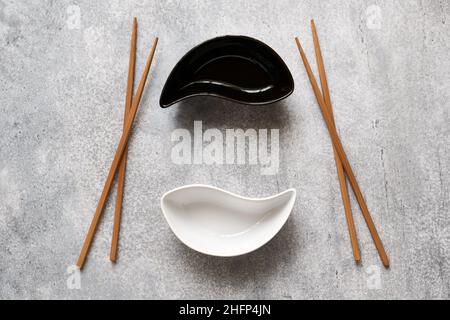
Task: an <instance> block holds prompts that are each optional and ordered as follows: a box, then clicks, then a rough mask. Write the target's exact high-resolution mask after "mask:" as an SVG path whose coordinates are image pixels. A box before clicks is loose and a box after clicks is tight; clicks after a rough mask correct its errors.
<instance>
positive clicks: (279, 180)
mask: <svg viewBox="0 0 450 320" xmlns="http://www.w3.org/2000/svg"><path fill="white" fill-rule="evenodd" d="M70 5H75V6H78V8H79V10H80V15H81V24H80V26H79V28H76V27H75V28H74V25H73V24H72V22H73V21H72V20H70V17H73V11H71V9H69V10H68V8H72V7H70ZM371 5H378V8H379V9H380V13H381V15H380V16H379V19H376V20H375V22H379V23H380V25H379V27H380V28H373V26H374V25H373V21H372V17H373V15H372V13H371V12H372V11H370V9H369V11H367V10H368V8H369V7H370V6H371ZM133 15H136V16H137V17H138V19H139V29H138V30H139V31H138V32H139V41H138V70H137V74H138V75H140V72H141V70H142V67H143V65H144V61H145V57H146V55H147V52H148V49H149V47H150V44H151V41H152V37H153V36H154V35H159V36H160V45H159V47H158V50H157V54H156V57H155V61H154V68H153V69H152V71H151V76H150V80H149V84H148V85H147V87H146V90H145V94H144V97H143V100H142V103H141V108H140V112H139V114H138V117H137V121H136V123H135V130H134V134H133V137H132V140H131V146H130V153H129V159H130V160H129V162H128V172H127V184H126V194H125V209H124V210H125V211H124V216H123V223H122V237H121V241H120V252H119V262H118V264H117V265H111V263H110V262H109V260H108V254H109V246H110V238H111V228H112V213H113V212H112V209H113V206H112V205H111V203H110V204H109V206H108V208H107V210H106V212H105V215H104V219H103V220H102V224H101V226H100V228H99V232H98V234H97V237H96V238H95V241H94V243H93V247H92V251H91V254H90V256H89V258H88V261H87V264H86V267H85V269H84V271H83V272H82V274H81V289H80V290H69V289H68V287H67V285H66V280H67V278H68V277H69V274H68V273H67V268H68V267H69V266H71V265H73V264H74V263H75V261H76V258H77V256H78V253H79V250H80V247H81V243H82V240H83V238H84V235H85V232H86V230H87V228H88V225H89V223H90V220H91V217H92V214H93V211H94V208H95V206H96V203H97V200H98V197H99V195H100V191H101V188H102V186H103V183H104V179H105V176H106V173H107V170H108V168H109V165H110V162H111V160H112V156H113V153H114V150H115V147H116V145H117V142H118V140H119V137H120V132H121V129H122V116H123V101H124V92H125V85H126V70H127V64H128V50H129V37H130V31H131V19H132V16H133ZM449 17H450V4H449V2H448V1H446V0H428V1H413V0H410V1H400V0H397V1H376V0H373V1H355V0H353V1H317V0H314V1H313V0H310V1H298V0H292V1H274V0H270V1H251V2H250V1H248V2H244V1H229V0H227V1H110V2H106V1H105V2H100V1H81V0H73V1H12V0H0V44H1V45H0V92H1V94H0V111H1V116H0V298H3V299H10V298H26V299H30V298H44V299H47V298H95V299H96V298H276V299H302V298H314V299H315V298H332V299H335V298H344V299H347V298H357V299H360V298H362V299H364V298H374V299H384V298H400V299H403V298H441V299H442V298H443V299H448V298H449V296H450V275H449V272H450V224H449V223H450V217H449V209H450V206H449V199H450V197H449V194H450V191H449V189H450V185H449V183H450V132H449V129H450V121H449V120H450V119H449V107H450V104H449V98H450V82H449V80H450V75H449V70H450V59H449V50H450V48H449V46H450V21H449V20H448V19H449ZM310 18H315V19H316V22H317V25H318V29H319V35H320V38H321V42H322V47H323V52H324V56H325V61H326V65H327V68H328V73H329V81H330V87H331V94H332V99H333V101H334V106H335V113H336V122H337V124H338V127H339V132H340V135H341V137H342V140H343V141H344V145H345V146H346V149H347V152H348V156H349V158H350V160H351V162H352V164H353V166H354V170H355V172H356V174H357V176H358V179H359V182H360V184H361V187H362V189H363V192H364V194H365V196H366V199H367V203H368V206H369V208H370V209H371V212H372V215H373V217H374V220H375V222H376V225H377V226H379V229H380V233H381V236H382V238H383V240H384V242H385V245H386V247H387V250H388V253H389V255H390V257H391V262H392V268H391V270H389V271H385V270H383V269H380V272H381V274H380V277H381V288H379V289H378V290H374V289H373V288H372V287H371V286H370V285H368V281H369V282H370V279H372V278H371V276H370V274H371V272H372V271H373V270H375V273H376V270H377V267H378V266H381V264H380V262H379V259H378V256H377V254H376V251H375V248H374V245H373V243H372V240H371V238H370V235H369V233H368V230H367V228H366V226H365V223H364V221H363V220H362V218H361V215H360V213H359V210H358V209H357V205H356V203H355V202H354V201H353V208H354V212H355V217H356V222H357V226H358V235H359V238H360V243H361V247H362V254H363V264H362V266H359V267H358V266H355V264H354V262H353V260H352V254H351V249H350V244H349V239H348V234H347V227H346V224H345V219H344V212H343V208H342V203H341V198H340V191H339V185H338V182H337V178H336V172H335V165H334V160H333V156H332V152H331V145H330V140H329V137H328V134H327V131H326V128H325V125H324V122H323V120H322V117H321V114H320V111H319V108H318V107H317V105H316V102H315V99H314V97H313V94H312V91H311V88H310V85H309V82H308V80H307V77H306V74H305V71H304V68H303V65H302V64H301V62H300V60H299V57H298V52H297V49H296V47H295V43H294V41H293V38H294V36H296V35H298V36H300V37H301V39H302V40H303V43H304V46H305V48H306V50H307V53H308V55H309V56H310V58H311V60H314V59H312V58H313V46H312V39H311V33H310V29H309V19H310ZM375 18H376V17H375ZM375 27H376V25H375ZM224 34H245V35H249V36H254V37H256V38H258V39H261V40H262V41H264V42H266V43H267V44H269V45H270V46H272V47H273V48H274V49H275V50H277V51H278V53H279V54H280V55H281V56H282V57H283V58H284V59H285V61H286V63H287V65H288V66H289V68H290V69H291V71H292V73H293V76H294V78H295V83H296V90H295V93H294V94H293V95H292V96H291V97H289V98H288V99H286V100H285V101H283V102H281V103H279V104H277V105H273V106H268V107H265V108H248V107H247V108H246V107H242V106H240V105H237V104H233V103H228V102H223V101H220V100H215V99H193V100H191V101H189V102H186V103H183V104H179V105H177V106H173V107H171V108H169V109H165V110H163V109H160V108H159V106H158V100H159V95H160V92H161V89H162V86H163V84H164V82H165V80H166V78H167V76H168V74H169V72H170V70H171V69H172V67H173V66H174V64H175V63H176V62H177V61H178V60H179V58H181V56H182V55H183V54H184V53H185V52H186V51H187V50H189V49H190V48H191V47H192V46H194V45H196V44H198V43H200V42H202V41H204V40H207V39H209V38H212V37H215V36H218V35H224ZM194 120H203V125H204V128H219V129H223V128H244V129H246V128H256V129H259V128H279V129H280V146H281V151H280V156H281V160H280V161H281V165H280V170H279V173H278V175H275V176H261V175H260V174H259V169H260V168H258V167H255V166H248V165H244V166H237V165H224V166H207V165H196V166H194V165H192V166H183V167H182V166H177V165H175V164H173V163H172V162H171V160H170V150H171V147H172V145H173V144H172V143H171V141H170V134H171V132H172V130H174V129H175V128H187V129H190V130H192V126H193V121H194ZM191 183H207V184H213V185H216V186H219V187H222V188H225V189H228V190H230V191H233V192H235V193H238V194H242V195H247V196H268V195H272V194H275V193H276V192H278V191H282V190H284V189H287V188H289V187H295V188H296V189H297V191H298V198H297V203H296V206H295V209H294V211H293V213H292V216H291V218H290V220H289V221H288V223H287V225H286V226H285V227H284V228H283V230H282V231H281V232H280V234H279V235H278V236H277V237H276V238H275V239H273V240H272V241H271V242H270V243H269V244H267V245H266V246H265V247H263V248H261V249H260V250H258V251H256V252H254V253H251V254H249V255H246V256H242V257H238V258H231V259H220V258H214V257H209V256H204V255H201V254H198V253H196V252H194V251H192V250H190V249H188V248H187V247H185V246H184V245H183V244H181V243H180V242H179V241H178V240H177V239H176V238H175V236H174V235H173V234H172V232H171V231H170V229H169V227H168V225H167V224H166V222H165V221H164V218H163V216H162V213H161V210H160V207H159V199H160V196H161V195H162V194H163V193H164V192H166V191H168V190H170V189H172V188H175V187H178V186H181V185H184V184H191ZM112 203H113V201H112ZM371 266H376V267H375V268H374V267H371ZM368 269H369V270H368ZM372 274H373V273H372Z"/></svg>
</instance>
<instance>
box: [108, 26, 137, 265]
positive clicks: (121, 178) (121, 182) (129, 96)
mask: <svg viewBox="0 0 450 320" xmlns="http://www.w3.org/2000/svg"><path fill="white" fill-rule="evenodd" d="M136 42H137V20H136V17H134V18H133V31H132V32H131V45H130V60H129V64H128V81H127V93H126V97H125V112H124V118H123V125H124V129H125V123H126V121H127V117H128V113H129V111H130V108H131V104H132V101H133V89H134V73H135V69H136ZM127 154H128V144H127V146H126V148H125V151H124V154H123V156H122V159H121V160H120V164H119V173H118V186H117V197H116V208H115V211H114V225H113V233H112V239H111V252H110V254H109V259H110V260H111V261H112V262H116V261H117V247H118V242H119V232H120V220H121V216H122V202H123V190H124V187H125V169H126V166H127Z"/></svg>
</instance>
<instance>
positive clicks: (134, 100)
mask: <svg viewBox="0 0 450 320" xmlns="http://www.w3.org/2000/svg"><path fill="white" fill-rule="evenodd" d="M136 42H137V20H136V18H133V30H132V34H131V49H130V60H129V66H128V82H127V92H126V99H125V117H124V125H123V131H122V137H121V138H120V142H119V146H118V147H117V150H116V154H115V156H114V160H113V162H112V164H111V168H110V169H109V173H108V177H107V178H106V182H105V185H104V187H103V191H102V194H101V196H100V200H99V202H98V205H97V209H96V210H95V213H94V217H93V218H92V222H91V225H90V226H89V230H88V233H87V235H86V238H85V240H84V243H83V247H82V248H81V252H80V256H79V258H78V261H77V266H78V267H79V268H80V269H82V268H83V266H84V263H85V260H86V256H87V254H88V252H89V248H90V246H91V244H92V240H93V238H94V234H95V231H96V230H97V226H98V223H99V221H100V218H101V216H102V213H103V209H104V207H105V204H106V200H107V198H108V195H109V192H110V190H111V186H112V183H113V181H114V176H115V174H116V172H117V171H118V170H119V178H118V179H119V181H118V183H119V185H118V190H117V192H118V194H117V199H116V209H115V215H114V227H113V236H112V243H111V252H110V259H111V261H113V262H114V261H116V259H117V244H118V239H119V230H120V220H121V211H122V199H123V188H124V181H125V166H126V158H127V157H126V153H127V150H128V140H129V138H130V133H131V128H132V126H133V122H134V119H135V117H136V112H137V109H138V107H139V102H140V101H141V97H142V93H143V91H144V86H145V82H146V81H147V76H148V73H149V71H150V67H151V64H152V61H153V56H154V55H155V50H156V46H157V44H158V38H155V40H154V41H153V45H152V47H151V49H150V53H149V55H148V58H147V62H146V65H145V68H144V71H143V73H142V76H141V79H140V81H139V85H138V88H137V92H136V95H135V96H134V97H133V86H134V73H135V65H136Z"/></svg>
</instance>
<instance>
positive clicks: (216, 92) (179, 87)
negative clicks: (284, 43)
mask: <svg viewBox="0 0 450 320" xmlns="http://www.w3.org/2000/svg"><path fill="white" fill-rule="evenodd" d="M293 90H294V80H293V79H292V75H291V73H290V71H289V69H288V68H287V66H286V64H285V63H284V61H283V60H282V59H281V58H280V56H279V55H278V54H277V53H276V52H275V51H274V50H273V49H272V48H270V47H269V46H267V45H266V44H264V43H263V42H261V41H259V40H256V39H253V38H249V37H244V36H224V37H219V38H214V39H211V40H209V41H206V42H204V43H202V44H200V45H199V46H197V47H195V48H193V49H192V50H190V51H189V52H188V53H187V54H186V55H185V56H184V57H183V58H182V59H181V60H180V61H179V62H178V63H177V65H176V66H175V67H174V69H173V70H172V72H171V74H170V75H169V78H168V79H167V81H166V84H165V85H164V88H163V91H162V94H161V98H160V105H161V107H163V108H166V107H169V106H171V105H172V104H174V103H176V102H178V101H181V100H183V99H186V98H189V97H192V96H198V95H212V96H217V97H221V98H225V99H228V100H233V101H236V102H239V103H243V104H249V105H263V104H268V103H273V102H275V101H278V100H281V99H283V98H286V97H287V96H289V95H290V94H291V93H292V92H293Z"/></svg>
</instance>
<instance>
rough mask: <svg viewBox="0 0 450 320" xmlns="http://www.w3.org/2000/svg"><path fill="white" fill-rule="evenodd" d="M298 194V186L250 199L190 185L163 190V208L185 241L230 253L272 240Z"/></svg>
mask: <svg viewBox="0 0 450 320" xmlns="http://www.w3.org/2000/svg"><path fill="white" fill-rule="evenodd" d="M295 198H296V191H295V189H289V190H287V191H285V192H282V193H280V194H278V195H274V196H271V197H268V198H262V199H251V198H245V197H241V196H238V195H235V194H233V193H230V192H228V191H225V190H222V189H219V188H216V187H212V186H207V185H189V186H184V187H181V188H177V189H174V190H172V191H169V192H167V193H166V194H164V195H163V197H162V198H161V209H162V212H163V214H164V217H165V218H166V220H167V223H168V224H169V226H170V228H171V229H172V231H173V232H174V233H175V235H176V236H177V237H178V239H180V240H181V241H182V242H183V243H184V244H185V245H187V246H188V247H190V248H192V249H194V250H196V251H199V252H201V253H205V254H209V255H213V256H221V257H231V256H237V255H242V254H245V253H249V252H251V251H254V250H256V249H258V248H259V247H261V246H263V245H264V244H266V243H267V242H268V241H270V239H272V238H273V237H274V236H275V235H276V234H277V233H278V232H279V231H280V229H281V228H282V227H283V225H284V224H285V222H286V221H287V219H288V218H289V215H290V213H291V211H292V208H293V206H294V203H295Z"/></svg>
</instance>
